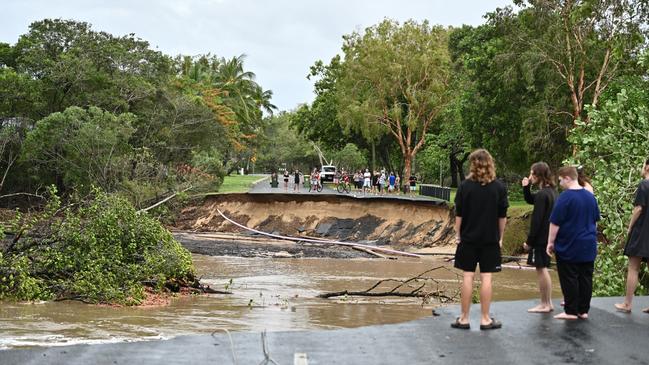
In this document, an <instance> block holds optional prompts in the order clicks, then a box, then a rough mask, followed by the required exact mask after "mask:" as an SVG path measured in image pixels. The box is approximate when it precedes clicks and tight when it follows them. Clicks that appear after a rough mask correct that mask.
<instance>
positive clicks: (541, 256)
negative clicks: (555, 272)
mask: <svg viewBox="0 0 649 365" xmlns="http://www.w3.org/2000/svg"><path fill="white" fill-rule="evenodd" d="M545 250H546V247H531V248H530V253H529V254H527V264H528V265H531V266H534V267H536V268H537V269H540V268H543V267H548V268H549V267H550V256H548V254H547V253H546V252H545Z"/></svg>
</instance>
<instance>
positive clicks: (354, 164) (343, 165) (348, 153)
mask: <svg viewBox="0 0 649 365" xmlns="http://www.w3.org/2000/svg"><path fill="white" fill-rule="evenodd" d="M331 158H332V160H333V161H334V164H336V166H337V167H338V169H345V170H346V171H347V172H353V171H357V170H361V169H363V168H366V167H367V166H368V165H367V158H366V157H365V155H363V152H361V151H360V150H359V149H358V147H356V145H355V144H353V143H347V144H346V145H345V147H344V148H343V149H341V150H340V151H336V152H334V153H332V157H331Z"/></svg>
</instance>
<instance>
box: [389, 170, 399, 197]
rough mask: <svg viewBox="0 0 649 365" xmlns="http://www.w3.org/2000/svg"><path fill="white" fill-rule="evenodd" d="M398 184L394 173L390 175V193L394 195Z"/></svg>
mask: <svg viewBox="0 0 649 365" xmlns="http://www.w3.org/2000/svg"><path fill="white" fill-rule="evenodd" d="M396 182H397V177H396V176H394V172H391V173H390V177H389V178H388V183H389V186H388V192H390V193H393V192H394V185H395V183H396Z"/></svg>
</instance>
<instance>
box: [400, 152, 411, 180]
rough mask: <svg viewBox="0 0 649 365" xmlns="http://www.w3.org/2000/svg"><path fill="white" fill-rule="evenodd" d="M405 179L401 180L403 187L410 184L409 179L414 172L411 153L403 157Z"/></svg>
mask: <svg viewBox="0 0 649 365" xmlns="http://www.w3.org/2000/svg"><path fill="white" fill-rule="evenodd" d="M403 162H404V167H403V179H401V183H402V185H405V184H407V183H408V178H409V177H410V174H411V171H412V156H411V155H410V154H409V153H406V154H404V155H403Z"/></svg>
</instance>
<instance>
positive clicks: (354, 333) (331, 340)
mask: <svg viewBox="0 0 649 365" xmlns="http://www.w3.org/2000/svg"><path fill="white" fill-rule="evenodd" d="M619 300H620V298H595V299H593V302H592V304H593V307H592V309H591V312H590V319H588V320H578V321H572V322H565V321H560V320H555V319H553V318H552V316H551V315H545V314H528V313H527V312H526V309H527V308H529V307H531V306H532V305H533V304H534V302H533V301H516V302H498V303H494V304H493V306H492V311H493V314H494V316H495V317H496V318H498V319H499V320H501V321H502V322H503V328H502V329H500V330H493V331H480V330H479V329H478V328H479V313H478V312H479V307H478V306H477V305H475V306H473V308H472V314H471V316H472V317H471V326H472V329H471V330H468V331H466V330H456V329H451V328H450V323H451V322H452V321H453V320H454V318H455V317H456V316H457V314H458V312H459V309H458V307H457V306H450V307H447V308H443V309H440V310H438V313H439V314H440V315H439V316H431V317H428V318H424V319H420V320H416V321H412V322H407V323H401V324H393V325H382V326H370V327H361V328H354V329H339V330H329V331H295V332H272V333H268V335H267V345H268V354H269V357H270V358H272V359H273V360H275V361H276V363H278V364H305V363H307V364H372V365H375V364H432V363H444V364H462V365H467V364H567V363H573V364H624V365H631V364H647V363H649V343H648V342H647V339H648V338H649V314H645V313H642V312H641V311H640V309H641V308H644V307H647V306H649V297H640V298H636V300H635V303H634V305H635V307H636V309H635V310H634V312H633V313H632V314H624V313H619V312H616V311H615V309H614V308H613V303H615V302H617V301H619ZM555 304H556V305H557V307H558V308H559V306H558V301H555ZM231 336H232V337H231V338H232V344H233V345H231V342H230V337H229V335H228V334H226V333H223V332H219V333H217V334H214V335H213V336H210V335H200V336H184V337H177V338H174V339H171V340H167V341H152V342H135V343H120V344H105V345H75V346H68V347H53V348H34V349H24V350H5V351H0V364H7V365H13V364H21V365H31V364H70V365H74V364H84V365H85V364H137V365H148V364H155V365H159V364H235V363H236V364H260V363H262V364H263V363H264V360H265V356H264V354H263V351H262V340H261V335H260V333H232V334H231ZM233 353H234V356H236V361H235V359H233ZM298 358H299V359H304V358H306V362H304V361H303V360H298ZM300 361H301V362H300ZM267 363H268V364H271V363H272V362H267Z"/></svg>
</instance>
